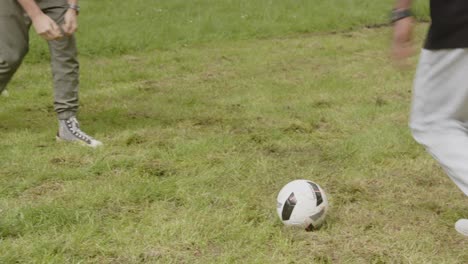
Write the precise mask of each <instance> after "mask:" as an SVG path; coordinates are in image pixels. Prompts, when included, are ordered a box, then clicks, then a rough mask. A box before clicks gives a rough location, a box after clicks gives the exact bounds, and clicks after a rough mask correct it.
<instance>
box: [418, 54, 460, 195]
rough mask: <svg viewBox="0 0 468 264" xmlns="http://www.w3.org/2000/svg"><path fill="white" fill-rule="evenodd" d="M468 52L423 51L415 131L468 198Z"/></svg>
mask: <svg viewBox="0 0 468 264" xmlns="http://www.w3.org/2000/svg"><path fill="white" fill-rule="evenodd" d="M467 72H468V49H452V50H439V51H429V50H423V51H422V53H421V58H420V62H419V66H418V70H417V73H416V79H415V87H414V96H413V105H412V113H411V123H410V126H411V129H412V132H413V136H414V138H415V139H416V140H417V141H418V142H419V143H421V144H422V145H424V146H425V147H426V149H427V151H428V152H429V153H431V155H432V156H433V157H434V158H435V159H436V160H437V161H438V162H439V163H440V164H441V166H442V167H443V169H444V170H445V172H446V173H447V174H448V175H449V177H450V178H451V179H452V180H453V181H454V182H455V184H456V185H457V186H458V187H459V188H460V189H461V190H462V191H463V192H464V193H465V194H466V195H468V134H467V132H468V130H467V127H468V84H467V82H466V80H467V75H466V73H467Z"/></svg>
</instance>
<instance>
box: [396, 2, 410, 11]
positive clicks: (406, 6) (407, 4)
mask: <svg viewBox="0 0 468 264" xmlns="http://www.w3.org/2000/svg"><path fill="white" fill-rule="evenodd" d="M410 8H411V0H397V1H396V3H395V10H404V9H410Z"/></svg>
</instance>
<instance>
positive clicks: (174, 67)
mask: <svg viewBox="0 0 468 264" xmlns="http://www.w3.org/2000/svg"><path fill="white" fill-rule="evenodd" d="M83 2H86V1H83ZM426 27H427V26H426V25H422V26H420V27H419V28H418V30H417V40H418V43H421V42H422V39H423V37H424V31H425V30H426ZM390 35H391V29H390V28H388V27H383V28H374V29H368V28H361V29H355V30H352V31H343V32H339V33H329V32H326V31H324V32H321V33H320V32H319V33H307V34H284V35H281V34H280V35H275V36H269V37H266V38H262V39H258V38H247V39H237V40H236V39H234V40H233V39H216V40H213V41H206V42H204V41H201V42H198V43H197V42H193V43H191V44H190V45H186V46H184V45H181V46H179V47H177V48H167V49H163V50H161V49H153V50H143V51H137V49H135V50H133V49H130V50H129V51H128V52H125V54H121V55H119V54H113V53H112V54H104V55H103V56H92V55H90V54H92V53H90V54H88V55H85V56H82V58H81V61H82V84H81V88H82V89H81V101H82V109H81V112H80V120H81V122H82V127H83V129H85V130H86V131H87V132H89V133H90V134H92V135H95V136H96V137H97V138H98V139H101V140H102V141H103V142H104V144H105V146H104V147H103V148H101V149H98V150H90V149H87V148H84V147H78V146H75V145H67V144H59V143H56V142H55V141H54V136H55V133H56V125H57V124H56V120H55V114H54V112H53V109H52V107H51V98H52V93H51V88H50V86H51V83H50V72H49V68H48V63H47V62H46V61H43V60H41V59H40V58H41V56H42V55H40V54H39V55H38V54H37V53H36V54H33V55H32V56H33V59H31V58H30V60H36V59H37V60H38V61H37V62H36V63H27V64H25V65H23V67H22V68H21V70H20V71H19V72H18V74H17V75H16V76H15V79H14V80H13V82H12V83H11V86H10V94H11V96H10V97H9V98H1V97H0V104H1V108H0V120H1V121H0V133H1V137H0V263H450V264H451V263H468V251H467V250H466V248H467V246H468V240H466V239H465V238H463V237H460V236H458V235H457V234H456V232H455V231H454V229H453V224H454V222H455V221H456V220H457V219H458V218H461V217H467V214H468V203H467V200H466V198H465V197H464V196H463V195H462V193H461V192H460V191H459V190H458V189H456V187H455V185H454V184H453V183H451V182H450V180H449V179H448V178H447V177H446V176H445V174H444V173H443V172H442V171H441V170H440V169H439V167H438V166H437V164H436V163H435V162H434V161H433V160H432V159H431V158H430V157H429V155H428V154H426V153H425V152H424V150H423V149H422V148H421V147H420V146H418V145H417V144H416V143H414V142H413V140H412V138H411V135H410V133H409V131H408V128H407V122H408V117H407V116H408V111H409V103H410V98H411V85H412V75H413V70H412V69H408V70H407V71H403V72H402V71H398V70H396V69H395V68H394V67H393V66H392V65H391V62H390V61H389V59H388V47H389V39H390ZM82 37H83V38H84V36H82ZM34 43H36V42H34ZM85 43H86V42H85ZM86 47H88V46H86ZM86 47H85V50H86ZM415 63H416V59H413V60H412V65H413V66H414V65H415ZM295 179H310V180H313V181H315V182H317V183H318V184H320V185H321V186H322V187H323V188H324V189H325V191H326V192H327V194H328V197H329V201H330V214H329V216H328V218H327V222H326V224H325V225H324V226H323V228H321V229H320V230H318V231H314V232H305V231H304V230H297V229H290V228H286V227H284V226H283V224H282V223H281V221H280V220H279V218H278V216H277V214H276V201H275V199H276V195H277V193H278V191H279V190H280V189H281V187H282V186H283V185H285V184H286V183H287V182H289V181H292V180H295Z"/></svg>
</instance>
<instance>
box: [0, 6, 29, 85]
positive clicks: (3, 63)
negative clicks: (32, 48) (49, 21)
mask: <svg viewBox="0 0 468 264" xmlns="http://www.w3.org/2000/svg"><path fill="white" fill-rule="evenodd" d="M29 25H30V22H29V19H28V18H27V17H25V15H24V12H23V10H22V8H21V7H20V6H19V4H18V2H17V1H16V0H1V1H0V93H1V92H2V91H3V90H4V89H5V88H6V86H7V84H8V83H9V81H10V80H11V78H12V77H13V75H14V74H15V72H16V70H17V69H18V67H19V66H20V64H21V62H22V60H23V58H24V56H25V55H26V53H27V52H28V42H29V37H28V31H29Z"/></svg>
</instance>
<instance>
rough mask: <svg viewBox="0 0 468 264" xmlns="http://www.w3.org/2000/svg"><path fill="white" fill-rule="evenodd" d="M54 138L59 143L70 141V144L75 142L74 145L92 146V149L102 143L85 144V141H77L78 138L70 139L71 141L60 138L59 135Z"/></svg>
mask: <svg viewBox="0 0 468 264" xmlns="http://www.w3.org/2000/svg"><path fill="white" fill-rule="evenodd" d="M55 140H56V141H57V142H59V143H67V144H69V143H71V144H76V145H80V146H84V147H88V148H94V149H95V148H98V147H100V146H102V144H100V145H95V146H93V145H90V144H86V143H85V142H83V141H79V140H72V141H70V140H65V139H62V138H60V137H59V136H55Z"/></svg>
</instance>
